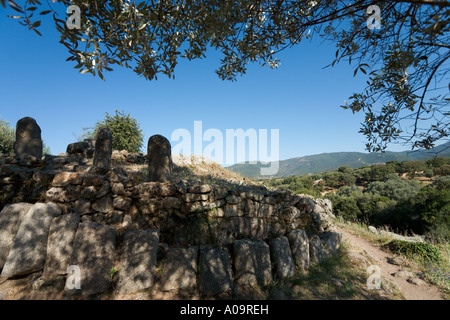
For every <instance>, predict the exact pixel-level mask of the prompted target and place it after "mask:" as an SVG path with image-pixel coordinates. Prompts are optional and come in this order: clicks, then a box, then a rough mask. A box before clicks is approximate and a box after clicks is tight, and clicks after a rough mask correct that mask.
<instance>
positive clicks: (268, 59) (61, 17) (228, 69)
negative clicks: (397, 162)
mask: <svg viewBox="0 0 450 320" xmlns="http://www.w3.org/2000/svg"><path fill="white" fill-rule="evenodd" d="M52 2H53V3H55V2H58V3H59V5H60V6H58V8H57V5H56V4H47V3H45V4H41V2H40V1H37V0H34V1H33V0H27V1H22V4H21V5H19V4H17V3H15V2H14V1H11V0H0V3H1V4H2V5H3V7H6V5H8V6H9V7H10V8H11V9H13V10H14V11H16V14H17V15H14V16H12V17H13V18H16V19H19V22H20V23H21V24H23V25H26V26H28V27H29V28H30V29H32V30H34V31H36V32H37V33H39V31H38V27H39V25H40V20H38V18H37V17H39V16H40V15H46V14H50V13H53V19H54V21H55V26H56V29H57V30H58V31H59V32H60V34H61V39H60V42H61V43H62V44H63V45H64V46H65V47H66V48H67V50H68V53H69V57H68V59H67V60H68V61H74V62H75V68H76V69H79V70H80V72H82V73H91V74H93V75H98V76H100V77H101V78H102V79H103V72H104V71H105V70H106V71H112V70H113V67H114V66H115V65H119V66H122V67H125V68H130V69H133V70H134V71H135V72H136V73H137V74H138V75H140V76H143V77H144V78H146V79H148V80H152V79H157V76H158V75H160V74H163V75H166V76H168V77H169V78H172V77H174V70H175V67H176V65H177V63H178V61H179V59H180V58H186V59H188V60H192V59H199V58H203V57H204V56H205V52H206V50H207V49H208V48H215V49H216V50H218V51H220V52H221V53H222V55H223V58H222V59H221V65H220V67H219V68H218V69H217V70H216V73H217V75H218V76H219V77H220V78H221V79H223V80H232V81H234V80H236V78H237V76H239V75H243V74H245V72H246V68H247V65H248V64H249V63H251V62H259V63H260V64H261V65H267V66H269V67H271V68H276V67H277V66H278V65H279V60H278V59H277V54H278V53H279V52H280V51H282V50H285V49H287V48H290V47H292V46H294V45H299V44H301V43H302V41H304V40H305V39H308V38H310V37H311V36H315V35H318V36H321V37H323V38H324V39H326V40H330V41H332V42H334V43H335V45H336V60H335V61H330V62H329V63H330V66H334V65H335V63H338V62H341V61H348V62H349V63H351V64H352V65H353V67H354V70H355V75H356V73H357V72H362V73H365V74H367V87H366V89H365V90H364V91H363V92H358V93H354V94H353V95H352V96H351V97H349V99H348V100H349V101H348V102H346V104H345V105H344V106H342V107H343V108H346V109H349V110H351V111H352V112H353V113H355V112H364V114H365V121H364V122H363V123H362V124H361V130H360V132H361V133H362V134H364V135H365V136H366V139H367V144H366V148H367V150H368V151H384V150H385V149H386V147H387V145H388V144H389V143H392V142H404V143H406V144H409V145H410V146H411V147H412V148H413V149H414V148H425V149H429V148H431V147H432V146H434V145H435V143H436V142H444V141H445V140H448V135H449V130H450V129H449V121H448V120H449V116H450V111H449V101H450V99H449V98H448V91H449V89H450V86H449V82H450V79H449V76H448V71H449V70H450V68H449V58H450V45H449V43H450V32H449V31H450V2H449V1H446V0H390V1H388V0H384V1H373V0H355V1H335V0H316V1H311V0H298V1H285V0H272V1H267V0H234V1H230V0H208V1H194V0H192V1H190V0H179V1H177V0H173V1H162V0H159V1H158V0H151V1H125V0H112V1H97V0H82V1H81V0H72V1H68V0H53V1H52ZM61 5H63V9H64V10H63V11H61ZM71 5H77V6H78V7H79V8H80V16H81V24H80V29H77V28H73V29H71V28H68V27H67V25H66V21H67V15H66V13H65V12H66V11H65V10H66V8H67V7H69V6H71ZM374 5H375V6H376V7H371V6H374ZM39 7H40V9H38V8H39ZM41 9H42V10H41ZM378 9H379V10H378ZM40 10H41V11H40ZM68 15H69V16H70V15H71V13H69V14H68ZM374 26H375V28H373V27H374ZM378 26H379V27H380V29H377V28H376V27H378ZM325 64H327V63H325Z"/></svg>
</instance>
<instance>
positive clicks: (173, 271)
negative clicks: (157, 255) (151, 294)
mask: <svg viewBox="0 0 450 320" xmlns="http://www.w3.org/2000/svg"><path fill="white" fill-rule="evenodd" d="M197 257H198V247H189V248H170V249H169V251H168V252H167V257H166V261H165V263H164V269H163V272H162V275H161V282H162V283H163V291H185V292H193V291H194V290H195V288H196V286H197Z"/></svg>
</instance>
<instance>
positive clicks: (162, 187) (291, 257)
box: [0, 156, 341, 297]
mask: <svg viewBox="0 0 450 320" xmlns="http://www.w3.org/2000/svg"><path fill="white" fill-rule="evenodd" d="M0 161H1V162H0V165H1V166H0V179H1V180H0V200H1V209H2V211H1V212H0V269H2V273H1V276H2V277H5V278H11V277H17V276H24V275H27V274H33V273H38V276H39V277H38V278H37V279H38V280H36V281H35V283H36V284H35V286H36V288H38V289H42V288H47V287H48V286H49V281H50V282H51V283H53V284H54V283H56V285H50V287H56V288H57V289H58V290H60V291H61V290H63V292H64V296H67V297H70V296H72V295H74V294H76V295H81V296H82V297H88V296H92V295H98V294H101V293H103V292H105V291H108V290H111V288H114V290H115V291H118V292H121V293H124V294H129V293H133V292H139V291H142V290H150V289H151V288H152V287H155V282H158V284H159V285H160V290H162V291H177V292H178V291H183V292H191V293H192V292H197V293H199V294H200V295H202V296H217V295H223V294H225V295H230V294H231V292H232V290H233V288H236V287H240V286H247V285H255V284H268V283H270V281H272V280H274V279H283V278H286V277H290V276H293V275H294V273H295V270H296V268H302V269H307V268H309V267H311V266H312V265H314V264H316V263H318V262H320V261H322V260H323V259H327V258H329V257H330V256H332V255H333V254H335V253H336V252H337V250H338V248H339V245H340V241H341V237H340V235H339V234H338V233H336V232H334V231H333V230H332V228H331V227H330V226H331V225H330V217H332V211H331V204H330V203H329V202H327V201H324V200H320V199H317V200H314V199H312V198H310V197H307V196H301V195H293V194H291V193H290V192H287V191H270V190H267V189H266V188H265V187H256V186H250V185H233V184H230V183H218V182H217V183H208V184H206V183H201V182H200V181H195V180H179V181H172V182H164V183H161V182H146V176H145V175H144V174H143V173H140V172H127V171H125V170H124V169H122V168H120V167H116V168H113V169H111V170H109V171H108V172H107V173H106V174H103V175H101V174H96V173H94V172H95V171H94V170H92V168H91V166H90V165H89V162H88V161H86V160H85V159H83V158H78V157H71V156H68V157H64V156H60V157H46V158H43V159H42V160H38V159H36V158H33V157H14V156H7V157H5V156H3V157H0ZM30 230H31V231H32V232H30ZM161 261H164V263H163V264H161V263H162V262H161ZM157 264H161V265H160V273H159V274H158V273H157V272H156V270H155V269H156V266H157ZM69 266H76V267H77V268H79V270H80V275H81V281H80V283H81V289H76V288H75V289H68V288H70V286H67V281H69V280H70V279H71V274H69V271H68V268H69ZM111 270H118V272H117V275H115V277H112V276H111ZM155 278H158V281H156V280H155ZM54 279H59V280H57V281H56V282H54V281H55V280H54ZM52 281H53V282H52Z"/></svg>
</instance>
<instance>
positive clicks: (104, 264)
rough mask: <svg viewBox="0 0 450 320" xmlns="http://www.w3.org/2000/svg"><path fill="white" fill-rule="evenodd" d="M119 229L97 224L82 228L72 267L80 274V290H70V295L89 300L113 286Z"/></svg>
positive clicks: (77, 234)
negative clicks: (112, 272) (75, 294)
mask: <svg viewBox="0 0 450 320" xmlns="http://www.w3.org/2000/svg"><path fill="white" fill-rule="evenodd" d="M115 247H116V229H115V228H113V227H110V226H105V225H100V224H98V223H93V222H83V223H80V224H79V226H78V230H77V233H76V234H75V239H74V241H73V251H72V255H71V257H70V265H71V266H77V267H78V268H79V270H80V287H81V288H80V289H71V288H68V287H67V286H66V289H65V290H66V293H68V294H72V293H75V292H79V293H81V294H82V295H83V296H85V297H88V296H91V295H95V294H99V293H102V292H104V291H106V290H108V289H109V288H110V286H111V275H110V271H111V268H112V267H113V266H114V252H115Z"/></svg>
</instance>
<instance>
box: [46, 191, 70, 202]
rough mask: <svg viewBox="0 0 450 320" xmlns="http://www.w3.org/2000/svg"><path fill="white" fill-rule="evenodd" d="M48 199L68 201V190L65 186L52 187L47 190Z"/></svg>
mask: <svg viewBox="0 0 450 320" xmlns="http://www.w3.org/2000/svg"><path fill="white" fill-rule="evenodd" d="M45 196H46V199H47V201H51V202H64V201H66V192H65V191H64V189H63V188H57V187H52V188H50V189H48V190H47V192H46V194H45Z"/></svg>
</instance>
